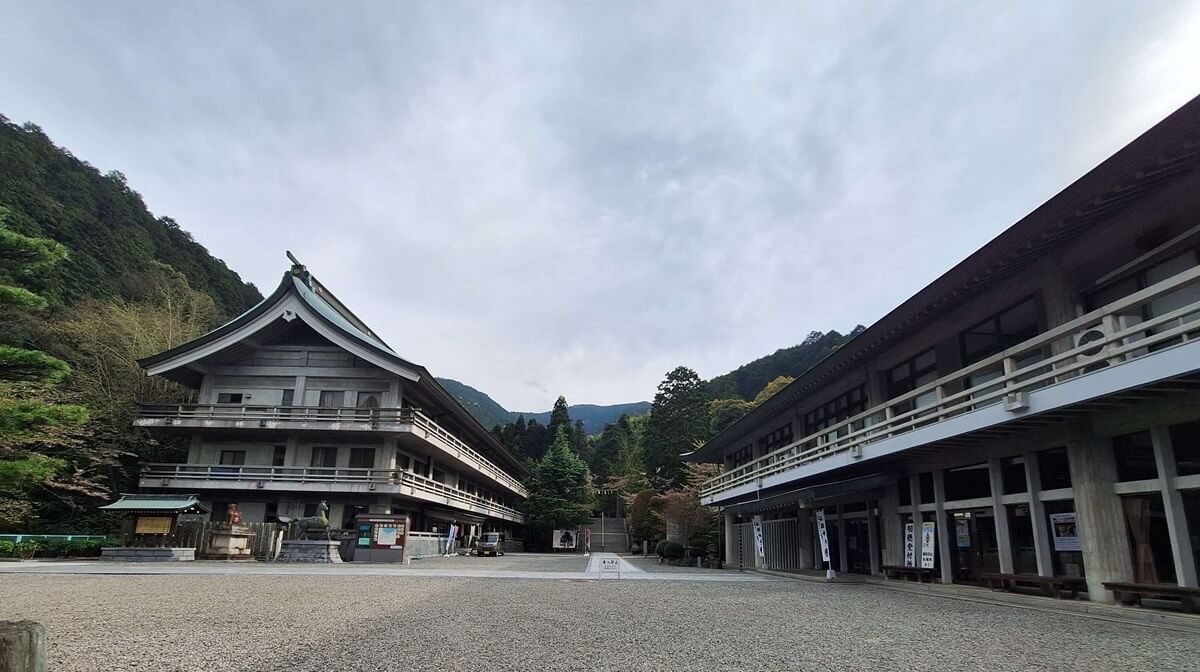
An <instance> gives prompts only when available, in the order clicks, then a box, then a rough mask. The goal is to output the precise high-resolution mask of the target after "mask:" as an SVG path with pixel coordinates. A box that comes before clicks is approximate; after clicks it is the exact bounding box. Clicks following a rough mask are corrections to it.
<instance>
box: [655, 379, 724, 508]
mask: <svg viewBox="0 0 1200 672" xmlns="http://www.w3.org/2000/svg"><path fill="white" fill-rule="evenodd" d="M709 421H710V418H709V411H708V400H707V399H706V397H705V390H704V381H703V380H701V379H700V376H698V375H696V372H695V371H693V370H691V369H689V368H687V367H685V366H680V367H677V368H676V369H674V370H673V371H671V372H670V373H668V374H667V377H666V379H664V380H663V382H662V383H659V385H658V393H657V394H655V395H654V402H653V404H652V405H651V407H650V421H649V425H648V426H647V427H646V442H645V450H646V469H647V475H648V476H649V478H650V479H651V482H652V483H654V484H656V485H658V486H660V487H664V488H673V487H678V486H681V485H683V483H684V481H685V474H684V469H683V461H682V460H681V459H680V457H679V456H680V455H682V454H685V453H689V452H691V451H693V450H695V449H696V443H697V442H703V441H707V440H708V437H709Z"/></svg>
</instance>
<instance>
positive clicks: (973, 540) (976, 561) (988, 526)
mask: <svg viewBox="0 0 1200 672" xmlns="http://www.w3.org/2000/svg"><path fill="white" fill-rule="evenodd" d="M947 518H948V521H949V526H948V528H947V529H948V530H949V533H950V556H951V561H952V562H953V563H954V582H955V583H970V584H976V585H979V584H982V583H983V578H982V576H981V574H982V573H983V572H999V571H1000V547H999V544H998V543H997V541H996V520H995V518H994V517H993V514H992V510H991V509H973V510H970V511H951V512H948V514H947Z"/></svg>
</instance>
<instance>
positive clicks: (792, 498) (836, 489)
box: [721, 473, 897, 513]
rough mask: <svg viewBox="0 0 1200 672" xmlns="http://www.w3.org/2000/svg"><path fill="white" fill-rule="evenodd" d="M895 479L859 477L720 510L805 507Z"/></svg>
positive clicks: (800, 489) (878, 475)
mask: <svg viewBox="0 0 1200 672" xmlns="http://www.w3.org/2000/svg"><path fill="white" fill-rule="evenodd" d="M896 479H897V476H896V475H895V474H889V473H881V474H871V475H870V476H860V477H858V478H850V479H846V480H844V481H834V482H832V483H821V484H819V485H810V486H808V487H804V488H797V489H796V490H788V491H787V492H781V493H779V494H777V495H771V496H769V497H763V498H762V499H754V500H750V501H748V502H738V503H737V504H730V505H729V506H725V507H721V508H722V509H724V510H725V511H729V512H731V513H742V512H748V511H768V510H771V509H780V508H783V507H786V506H804V507H807V506H809V505H811V504H812V503H813V502H815V501H818V500H822V499H828V498H830V497H837V496H840V495H850V494H853V493H856V492H864V491H867V490H874V489H876V488H882V487H884V486H885V485H888V484H889V483H894V482H895V481H896Z"/></svg>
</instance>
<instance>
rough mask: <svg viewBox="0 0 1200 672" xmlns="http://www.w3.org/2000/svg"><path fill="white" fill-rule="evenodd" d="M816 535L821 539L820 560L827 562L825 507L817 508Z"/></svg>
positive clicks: (827, 532) (827, 536) (827, 542)
mask: <svg viewBox="0 0 1200 672" xmlns="http://www.w3.org/2000/svg"><path fill="white" fill-rule="evenodd" d="M817 536H818V537H820V539H821V560H824V561H825V562H829V531H828V530H826V529H825V509H817Z"/></svg>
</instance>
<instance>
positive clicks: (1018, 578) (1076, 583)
mask: <svg viewBox="0 0 1200 672" xmlns="http://www.w3.org/2000/svg"><path fill="white" fill-rule="evenodd" d="M980 577H981V578H982V579H983V580H984V581H986V582H987V583H988V586H990V587H991V589H992V590H1005V591H1007V590H1011V589H1013V588H1015V587H1016V584H1018V583H1029V584H1033V585H1035V586H1037V587H1038V588H1040V589H1041V590H1042V592H1043V593H1046V594H1048V595H1052V596H1053V597H1054V599H1056V600H1057V599H1059V597H1060V594H1061V593H1062V592H1063V591H1066V592H1068V593H1070V597H1071V599H1072V600H1073V599H1075V598H1076V597H1078V596H1079V591H1080V590H1084V589H1086V588H1087V580H1085V579H1083V578H1080V577H1078V576H1039V575H1037V574H1002V573H1000V572H983V573H982V574H980Z"/></svg>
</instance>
